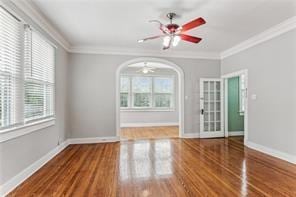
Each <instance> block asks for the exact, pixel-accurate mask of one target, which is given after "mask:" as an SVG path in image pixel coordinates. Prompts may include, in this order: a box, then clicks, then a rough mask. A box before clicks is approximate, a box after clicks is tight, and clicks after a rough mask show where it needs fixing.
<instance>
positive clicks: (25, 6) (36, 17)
mask: <svg viewBox="0 0 296 197" xmlns="http://www.w3.org/2000/svg"><path fill="white" fill-rule="evenodd" d="M10 1H11V2H12V3H13V4H14V5H15V6H16V7H18V8H19V9H20V10H22V11H23V12H24V13H25V14H26V15H28V16H29V17H30V18H31V19H32V20H33V21H34V22H35V23H36V24H37V25H39V26H40V27H41V28H42V29H43V30H44V31H45V32H46V33H48V34H49V35H50V36H51V37H52V38H53V39H54V40H55V41H56V42H58V43H59V44H60V45H61V46H62V47H63V48H64V49H66V50H67V51H69V48H70V46H71V45H70V43H69V42H68V41H67V40H66V39H65V38H64V36H63V35H62V34H61V33H60V32H59V31H57V30H56V28H55V27H53V25H51V24H50V23H49V22H48V19H46V18H45V17H44V15H43V14H41V13H40V12H39V11H38V8H36V6H35V5H34V4H33V3H32V2H31V1H30V0H27V1H23V0H10Z"/></svg>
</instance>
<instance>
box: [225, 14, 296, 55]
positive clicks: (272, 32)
mask: <svg viewBox="0 0 296 197" xmlns="http://www.w3.org/2000/svg"><path fill="white" fill-rule="evenodd" d="M295 28H296V16H293V17H291V18H289V19H287V20H285V21H283V22H282V23H280V24H277V25H275V26H273V27H271V28H269V29H267V30H265V31H263V32H262V33H259V34H257V35H255V36H253V37H251V38H249V39H247V40H245V41H243V42H241V43H240V44H238V45H236V46H234V47H231V48H230V49H227V50H225V51H223V52H222V53H221V59H224V58H226V57H229V56H231V55H234V54H236V53H238V52H241V51H243V50H246V49H248V48H251V47H253V46H255V45H258V44H260V43H262V42H265V41H267V40H270V39H272V38H274V37H277V36H279V35H281V34H283V33H285V32H288V31H290V30H293V29H295Z"/></svg>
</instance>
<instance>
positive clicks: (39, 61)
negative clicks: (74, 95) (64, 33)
mask: <svg viewBox="0 0 296 197" xmlns="http://www.w3.org/2000/svg"><path fill="white" fill-rule="evenodd" d="M54 64H55V48H54V47H53V46H52V45H51V44H50V43H49V42H48V41H47V40H46V39H44V38H43V37H42V36H41V35H40V34H39V33H38V32H36V31H34V30H32V29H31V28H30V27H29V25H24V23H23V21H21V20H19V19H18V18H16V17H15V16H13V15H12V14H11V13H9V12H8V11H7V10H6V9H4V8H3V7H1V6H0V129H5V128H9V127H15V126H17V125H24V124H26V123H28V122H32V121H35V120H37V119H38V120H39V119H41V118H42V119H43V118H49V117H52V116H53V115H54Z"/></svg>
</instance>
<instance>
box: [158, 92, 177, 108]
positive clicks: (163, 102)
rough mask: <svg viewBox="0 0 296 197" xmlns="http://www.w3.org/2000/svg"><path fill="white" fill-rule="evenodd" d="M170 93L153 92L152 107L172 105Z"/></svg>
mask: <svg viewBox="0 0 296 197" xmlns="http://www.w3.org/2000/svg"><path fill="white" fill-rule="evenodd" d="M172 106H173V105H172V95H171V94H154V107H167V108H170V107H172Z"/></svg>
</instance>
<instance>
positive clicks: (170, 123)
mask: <svg viewBox="0 0 296 197" xmlns="http://www.w3.org/2000/svg"><path fill="white" fill-rule="evenodd" d="M178 125H179V122H148V123H147V122H143V123H141V122H140V123H121V124H120V127H163V126H178Z"/></svg>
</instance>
